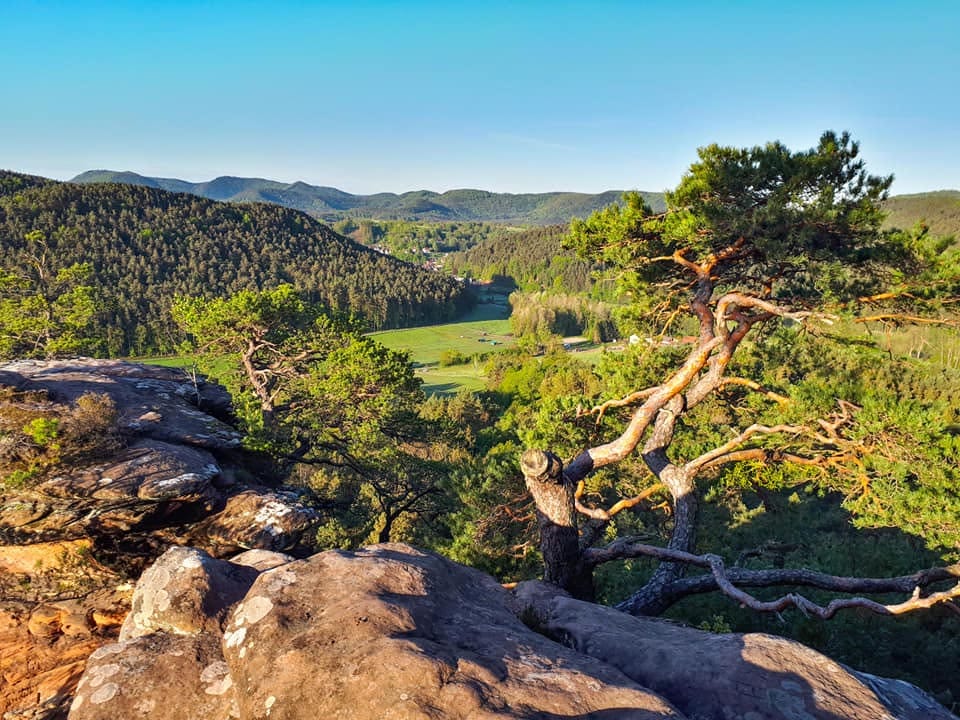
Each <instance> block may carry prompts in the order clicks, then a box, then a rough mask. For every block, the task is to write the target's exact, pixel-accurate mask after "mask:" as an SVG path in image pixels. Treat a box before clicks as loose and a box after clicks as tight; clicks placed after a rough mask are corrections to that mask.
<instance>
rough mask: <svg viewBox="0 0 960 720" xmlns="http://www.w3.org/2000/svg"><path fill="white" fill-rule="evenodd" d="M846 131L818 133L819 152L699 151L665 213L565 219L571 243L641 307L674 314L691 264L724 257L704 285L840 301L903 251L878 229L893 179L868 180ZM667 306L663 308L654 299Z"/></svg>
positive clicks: (878, 282) (773, 148) (615, 212)
mask: <svg viewBox="0 0 960 720" xmlns="http://www.w3.org/2000/svg"><path fill="white" fill-rule="evenodd" d="M858 156H859V147H858V145H857V143H855V142H853V141H851V139H850V137H849V135H848V134H846V133H843V134H842V135H839V136H838V135H837V134H835V133H832V132H827V133H824V135H823V136H822V137H821V139H820V142H819V144H818V146H817V147H816V148H813V149H811V150H808V151H803V152H791V151H790V150H788V149H787V148H786V147H785V146H784V145H782V144H781V143H777V142H775V143H768V144H767V145H764V146H758V147H753V148H744V149H737V148H729V147H720V146H717V145H710V146H707V147H705V148H701V149H700V150H699V157H700V161H699V162H697V163H694V164H693V165H692V166H691V167H690V170H689V171H688V172H687V173H686V174H685V175H684V177H683V179H682V180H681V182H680V184H679V185H678V186H677V188H676V189H675V190H674V191H673V192H670V193H667V208H668V209H667V212H665V213H662V214H653V213H652V211H650V210H649V208H647V207H646V206H645V205H644V204H643V202H642V199H641V198H640V197H639V196H637V195H635V194H628V195H626V196H625V198H624V199H625V204H624V205H623V206H622V207H617V206H612V207H610V208H607V209H605V210H603V211H601V212H598V213H595V214H594V215H592V216H591V217H590V218H588V219H587V220H583V221H581V220H574V221H573V223H572V224H571V228H570V237H569V240H568V243H569V245H570V246H571V247H574V248H576V249H577V250H578V252H580V253H581V254H582V255H584V256H585V257H588V258H592V259H595V260H598V261H601V262H604V263H608V264H610V265H612V266H613V267H615V268H618V269H619V272H620V277H621V280H622V283H623V288H624V289H625V291H627V292H629V293H631V294H633V296H634V297H635V298H636V300H637V301H638V302H639V304H640V310H643V311H648V310H650V309H652V308H657V309H659V310H673V309H675V308H676V307H677V306H678V304H679V303H680V302H681V301H682V300H684V299H685V297H686V295H685V293H686V287H687V286H686V283H687V282H688V281H689V270H688V268H685V267H684V266H683V265H682V263H679V262H677V261H676V259H675V256H676V257H682V258H685V259H687V260H691V261H694V262H700V263H702V262H705V261H708V260H709V259H710V258H721V259H720V260H719V261H718V262H717V263H716V265H715V267H714V272H713V275H712V277H713V282H714V284H715V285H716V286H717V287H718V288H720V289H721V290H722V289H732V288H736V289H737V290H740V291H743V292H750V293H755V294H759V295H763V296H765V297H773V298H775V299H777V300H780V301H789V302H793V303H795V304H796V303H802V304H805V305H809V304H812V303H822V302H839V301H847V300H850V299H852V298H856V297H860V296H862V295H866V294H869V293H871V292H874V291H875V290H877V289H878V288H880V287H885V285H886V284H888V283H889V281H890V279H891V277H892V274H893V273H894V266H895V265H899V267H900V269H906V268H905V267H904V262H905V261H907V260H909V259H910V258H909V257H905V256H904V255H903V253H902V248H901V247H899V246H897V245H896V244H891V243H889V242H887V240H886V238H885V237H884V236H883V235H882V234H881V233H879V229H880V225H881V222H882V220H883V215H882V212H881V211H880V208H879V205H878V203H879V202H880V201H881V200H882V199H883V198H885V197H886V192H887V189H888V188H889V186H890V183H891V182H892V177H885V178H881V177H876V176H872V175H868V174H867V173H866V170H865V169H864V163H863V161H862V160H860V159H859V157H858ZM664 300H667V302H666V304H660V303H661V302H662V301H664Z"/></svg>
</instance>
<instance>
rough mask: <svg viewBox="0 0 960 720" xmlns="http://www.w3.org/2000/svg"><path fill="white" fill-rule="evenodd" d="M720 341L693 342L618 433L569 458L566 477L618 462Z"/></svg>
mask: <svg viewBox="0 0 960 720" xmlns="http://www.w3.org/2000/svg"><path fill="white" fill-rule="evenodd" d="M722 342H723V341H722V339H720V338H713V339H711V340H710V341H709V342H704V343H701V344H700V345H699V346H697V347H696V348H695V349H694V350H693V351H692V352H691V353H690V355H689V356H688V357H687V360H686V361H685V362H684V363H683V365H682V366H681V367H680V368H679V369H678V370H677V371H676V372H675V373H674V374H673V375H672V376H671V377H670V378H669V379H668V380H667V381H666V382H664V383H663V384H662V385H660V386H658V387H657V388H656V390H655V391H654V392H653V393H651V395H650V397H648V398H647V400H646V402H644V403H643V405H641V406H640V407H639V408H637V410H636V411H635V412H634V413H633V416H632V418H631V419H630V422H629V424H628V425H627V427H626V429H625V430H624V431H623V433H622V434H621V435H620V437H618V438H616V439H615V440H613V441H612V442H609V443H606V444H604V445H599V446H597V447H593V448H588V449H587V450H584V451H583V452H581V453H580V454H579V455H577V456H576V457H575V458H574V459H573V460H572V461H571V462H570V464H569V465H568V466H567V477H568V478H569V480H570V481H571V482H573V483H577V482H579V481H580V480H582V479H583V478H585V477H586V476H587V474H588V473H590V472H591V471H592V470H595V469H597V468H600V467H603V466H605V465H609V464H611V463H615V462H619V461H620V460H622V459H623V458H625V457H626V456H627V455H629V454H630V453H631V452H633V450H634V449H635V448H636V447H637V445H638V444H639V443H640V440H641V438H642V437H643V434H644V432H645V431H646V429H647V428H648V427H649V426H650V423H651V422H652V421H653V419H654V418H655V417H656V415H657V413H658V412H660V410H661V409H662V408H663V407H665V406H666V404H667V403H668V402H670V400H671V399H672V398H674V397H676V396H677V395H678V394H679V393H680V392H682V391H683V389H684V388H685V387H687V385H689V384H690V382H691V381H692V380H693V379H694V378H695V377H696V376H697V374H698V373H699V372H700V371H701V370H702V369H703V367H704V365H706V363H707V359H708V358H709V357H710V354H711V353H712V352H713V351H714V350H715V349H716V348H717V347H718V346H719V345H720V344H721V343H722Z"/></svg>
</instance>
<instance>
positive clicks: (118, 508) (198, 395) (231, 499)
mask: <svg viewBox="0 0 960 720" xmlns="http://www.w3.org/2000/svg"><path fill="white" fill-rule="evenodd" d="M4 387H7V388H12V389H13V390H15V391H16V393H18V395H17V397H18V399H17V402H18V403H20V405H21V406H23V405H24V404H28V403H30V402H35V403H37V404H38V407H39V406H40V405H43V406H45V407H47V406H49V407H52V406H53V405H57V406H61V407H70V406H72V405H73V404H75V403H76V401H77V400H78V399H79V398H81V397H82V396H84V395H86V394H88V393H97V394H102V395H107V396H109V397H110V398H111V399H112V401H113V405H114V406H115V408H116V410H117V431H118V434H119V437H120V439H121V441H122V442H121V443H120V448H119V449H118V450H116V451H115V452H111V453H110V454H109V455H105V456H102V457H95V458H93V459H91V460H89V461H87V462H84V463H83V464H72V465H69V466H67V465H61V466H60V467H57V468H56V469H55V470H53V471H51V472H48V473H47V474H46V475H45V476H43V477H40V478H36V479H33V480H31V481H30V482H28V483H23V484H22V486H19V487H17V486H10V485H7V484H4V483H2V482H0V543H3V544H0V600H3V601H7V602H8V603H12V604H10V606H9V607H11V608H14V609H15V611H14V610H11V612H10V613H8V615H7V616H6V617H7V619H8V621H9V622H10V623H11V626H10V628H8V632H7V633H6V635H3V636H0V655H2V656H3V657H4V658H7V657H8V656H10V657H14V658H19V659H20V660H18V662H20V661H22V662H23V667H30V668H31V671H30V672H29V673H24V674H18V673H17V672H15V671H14V670H12V669H10V668H15V667H18V666H17V665H10V666H7V665H4V666H3V667H5V668H7V669H6V670H5V671H4V672H5V674H6V675H9V674H10V673H11V672H13V673H14V675H10V676H9V677H5V680H7V682H5V683H4V685H3V687H2V688H0V716H2V715H3V714H4V713H13V714H12V715H11V717H14V716H16V717H31V718H53V717H62V716H63V715H64V713H65V710H64V708H63V704H62V699H63V698H64V697H67V696H69V695H70V694H71V693H72V691H73V686H74V684H75V682H76V679H77V677H78V676H79V673H80V668H81V667H82V663H83V660H84V658H85V657H86V656H87V655H89V654H90V652H92V651H93V650H94V649H95V648H97V647H98V646H99V645H101V644H103V643H104V642H107V641H111V640H114V639H116V637H117V633H118V631H119V623H120V622H121V621H122V619H123V616H124V614H125V612H126V610H127V608H128V607H129V605H128V604H127V603H129V593H127V595H126V600H122V601H121V605H122V606H123V607H122V608H116V607H114V608H111V609H106V608H101V607H99V606H98V604H97V602H96V596H90V598H87V597H86V596H88V595H89V594H90V593H91V592H93V591H98V590H103V589H111V588H113V587H116V586H117V585H119V584H121V583H122V582H123V581H124V577H123V574H122V573H123V572H126V573H134V575H133V576H134V577H135V576H136V575H139V573H140V571H141V570H142V569H143V567H144V566H145V565H146V564H148V563H150V562H152V561H153V560H154V559H155V558H156V557H157V556H158V555H159V554H161V553H162V552H163V551H164V550H165V549H166V548H168V547H169V546H170V545H171V544H190V545H194V546H198V547H201V548H207V549H208V550H210V551H211V553H212V554H214V555H218V556H224V555H229V554H233V553H236V552H238V551H240V550H245V549H257V548H260V549H264V550H269V551H279V550H288V549H291V548H294V547H295V546H296V545H297V543H298V542H299V540H300V538H301V536H302V535H303V533H304V531H306V530H307V529H308V528H309V527H310V526H311V524H312V523H313V521H314V518H315V513H314V511H313V510H312V509H311V508H309V507H307V506H305V505H304V504H303V503H302V502H301V501H300V499H299V497H298V496H297V495H296V494H295V493H293V492H286V491H281V490H277V489H275V488H270V487H263V486H260V485H255V484H253V483H252V478H251V476H250V474H249V472H246V473H242V472H237V471H236V467H242V466H245V465H246V463H245V462H244V458H243V456H242V454H241V451H240V449H239V448H240V440H241V436H240V434H239V433H238V432H237V431H236V430H235V429H234V428H233V427H232V426H231V425H230V424H229V421H230V397H229V395H228V394H227V392H226V391H225V390H224V389H223V388H222V387H220V386H219V385H216V384H213V383H207V382H204V381H203V380H202V379H200V378H195V377H192V376H190V375H189V374H188V373H186V372H184V371H182V370H178V369H174V368H163V367H157V366H149V365H140V364H136V363H128V362H121V361H113V360H89V359H76V360H64V361H37V360H29V361H18V362H13V363H8V364H6V365H0V389H3V388H4ZM36 391H41V392H36ZM19 409H22V408H20V407H18V410H19ZM2 411H3V408H0V412H2ZM11 417H16V415H11ZM238 476H240V477H246V478H251V482H241V481H239V480H238ZM0 480H2V478H0ZM217 562H218V561H216V560H213V559H212V558H209V557H206V559H204V560H201V561H200V568H199V569H197V568H195V569H196V570H197V573H196V574H195V575H191V576H189V577H186V576H182V574H181V575H177V574H174V575H175V576H176V579H177V581H178V582H180V583H181V584H180V585H178V586H176V588H175V589H176V593H180V594H179V595H177V594H176V593H174V594H171V595H170V597H169V600H170V603H171V604H170V606H169V608H168V612H167V616H166V618H165V620H164V621H165V622H168V623H169V627H167V626H163V627H165V628H166V629H168V630H169V629H170V628H171V627H172V628H175V627H178V625H177V623H178V622H188V621H196V622H200V623H201V624H203V623H214V624H216V622H217V620H216V617H217V615H216V612H214V611H213V609H212V608H213V607H214V606H215V605H216V603H218V602H219V603H221V605H223V604H229V603H233V602H235V601H236V600H237V599H238V598H237V597H234V595H233V594H231V593H234V592H239V593H240V596H242V594H243V592H244V591H245V589H246V587H247V586H249V582H252V577H253V576H254V575H255V574H256V570H255V569H253V568H249V567H243V568H239V569H238V568H237V566H233V565H230V566H229V568H227V569H224V568H221V567H217V569H216V572H214V573H212V574H210V575H209V576H207V575H204V574H203V572H200V570H202V568H203V567H205V565H204V564H205V563H211V564H213V565H216V563H217ZM118 564H123V567H122V568H119V570H118ZM231 568H232V569H231ZM157 572H159V570H157ZM231 578H245V579H244V580H243V582H241V585H242V586H243V587H242V589H241V590H235V589H234V586H233V585H232V584H231V583H232V582H233V580H231ZM191 583H193V584H191ZM205 583H212V584H209V585H208V584H205ZM243 583H246V585H243ZM164 592H166V591H164ZM181 595H182V596H183V597H181ZM200 596H202V597H204V598H206V599H207V600H206V602H207V603H208V604H207V605H202V606H201V610H202V613H203V620H200V619H199V617H200V616H199V615H198V616H197V617H194V618H192V620H191V619H190V618H189V617H186V616H185V617H178V616H176V609H177V608H178V607H192V603H193V602H194V600H195V599H196V598H197V597H200ZM66 597H70V598H72V599H73V600H72V602H74V603H75V605H76V607H75V608H74V611H73V612H72V613H71V614H69V615H68V616H63V615H62V613H61V612H60V610H52V609H51V603H58V602H61V601H62V600H63V599H64V598H66ZM184 598H185V599H184ZM217 598H221V599H219V600H218V599H217ZM181 600H182V602H181ZM140 603H141V605H140V606H139V610H138V611H137V612H136V613H135V614H134V615H133V616H131V617H132V619H131V620H130V621H129V623H128V625H129V626H130V629H129V631H128V635H130V636H133V635H135V634H137V633H138V632H146V631H148V630H149V631H152V630H154V629H156V628H154V627H153V626H147V627H138V626H137V623H136V619H137V618H141V619H142V618H143V617H145V614H144V612H143V610H144V604H145V606H146V607H147V608H148V609H152V608H154V607H158V606H160V605H163V603H164V600H163V593H162V592H160V591H159V590H158V591H157V592H156V593H155V594H154V595H153V596H149V595H143V596H142V598H141V600H140ZM151 603H153V605H152V606H151ZM209 603H213V605H210V604H209ZM221 609H222V608H221ZM108 619H112V621H111V623H109V625H104V624H100V622H101V621H102V622H106V621H107V620H108ZM11 678H12V679H11ZM61 710H63V712H61ZM58 712H59V713H60V714H59V715H58ZM17 713H19V714H17Z"/></svg>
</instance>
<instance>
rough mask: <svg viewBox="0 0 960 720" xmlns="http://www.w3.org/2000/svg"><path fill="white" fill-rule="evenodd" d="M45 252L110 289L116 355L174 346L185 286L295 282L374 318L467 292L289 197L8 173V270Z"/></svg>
mask: <svg viewBox="0 0 960 720" xmlns="http://www.w3.org/2000/svg"><path fill="white" fill-rule="evenodd" d="M38 232H39V235H38V234H37V233H38ZM28 235H30V236H31V239H30V240H28V239H27V236H28ZM38 263H40V264H42V265H43V268H42V271H43V272H40V274H41V275H42V274H43V273H44V272H45V273H46V274H47V276H48V277H49V276H51V273H54V274H55V273H56V272H57V271H59V270H61V269H64V268H67V267H69V266H71V265H73V264H75V263H89V265H90V267H91V269H92V278H91V284H92V285H93V286H94V287H95V289H96V290H97V291H98V293H99V294H100V296H101V297H102V302H101V303H100V304H99V306H98V310H99V312H98V321H97V328H96V332H97V334H98V335H99V336H100V337H103V338H106V341H105V346H104V347H103V348H102V349H103V350H104V351H105V352H109V353H111V354H121V353H124V354H125V353H148V352H156V351H158V350H159V351H164V350H169V349H171V348H172V347H173V346H174V345H175V344H176V342H178V340H179V338H180V336H179V334H178V332H176V331H175V330H174V326H173V325H172V322H171V320H170V318H169V308H170V302H171V300H172V299H173V298H174V296H176V295H194V296H196V295H202V296H207V297H218V296H226V295H228V294H231V293H235V292H237V291H238V290H243V289H262V288H269V287H275V286H277V285H279V284H281V283H285V282H286V283H292V284H294V285H295V286H297V287H298V288H301V289H303V290H305V291H307V292H308V294H309V297H310V299H311V300H313V301H319V302H322V303H324V304H326V305H327V306H329V307H331V308H333V309H335V310H339V311H344V312H349V313H353V314H356V315H358V316H361V317H362V318H363V319H364V321H365V323H366V325H367V326H368V327H370V328H390V327H399V326H405V325H415V324H425V323H431V322H441V321H448V320H451V319H453V318H454V317H456V315H457V314H458V313H459V312H461V311H462V310H464V309H465V307H466V305H467V304H468V302H469V299H468V297H467V293H466V291H465V290H464V288H463V287H462V286H461V285H460V284H458V283H457V282H455V281H454V280H452V279H450V278H447V277H444V276H442V275H439V274H437V273H431V272H427V271H425V270H423V269H421V268H419V267H416V266H414V265H410V264H408V263H404V262H401V261H399V260H396V259H394V258H391V257H388V256H385V255H382V254H380V253H376V252H374V251H372V250H369V249H367V248H364V247H362V246H360V245H358V244H356V243H354V242H353V241H351V240H348V239H346V238H344V237H342V236H341V235H338V234H337V233H335V232H333V231H332V230H331V229H330V228H329V227H327V226H326V225H324V224H322V223H320V222H319V221H317V220H315V219H314V218H312V217H310V216H308V215H306V214H304V213H302V212H298V211H295V210H291V209H288V208H283V207H279V206H276V205H270V204H264V203H248V204H242V205H241V204H237V203H223V202H214V201H212V200H208V199H205V198H200V197H195V196H190V195H184V194H175V193H170V192H167V191H165V190H162V189H158V188H151V187H145V186H136V185H122V184H87V185H81V184H75V183H59V182H54V181H49V180H44V179H42V178H34V177H30V176H26V175H19V174H16V173H10V172H0V270H3V269H6V270H7V271H8V272H10V273H12V275H8V276H7V277H8V278H10V277H14V276H18V275H24V276H25V275H26V274H28V273H27V271H28V270H29V269H30V268H34V269H36V268H35V267H34V266H38ZM0 274H2V273H0ZM34 274H36V273H34ZM21 279H22V278H21ZM0 289H2V288H0Z"/></svg>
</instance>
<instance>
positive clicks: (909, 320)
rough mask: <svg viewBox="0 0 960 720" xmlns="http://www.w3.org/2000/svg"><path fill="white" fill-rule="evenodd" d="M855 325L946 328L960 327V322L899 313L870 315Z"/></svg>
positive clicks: (858, 320) (858, 319)
mask: <svg viewBox="0 0 960 720" xmlns="http://www.w3.org/2000/svg"><path fill="white" fill-rule="evenodd" d="M854 322H855V323H869V322H889V323H894V324H897V325H901V324H904V325H943V326H946V327H960V320H957V319H956V318H928V317H920V316H918V315H901V314H899V313H884V314H881V315H869V316H867V317H860V318H857V319H856V320H854Z"/></svg>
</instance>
